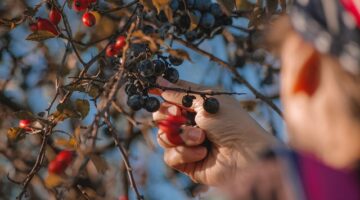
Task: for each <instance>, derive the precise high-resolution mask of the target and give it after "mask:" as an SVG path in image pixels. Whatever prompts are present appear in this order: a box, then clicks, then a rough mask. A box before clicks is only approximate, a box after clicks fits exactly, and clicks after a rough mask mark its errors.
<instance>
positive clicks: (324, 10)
mask: <svg viewBox="0 0 360 200" xmlns="http://www.w3.org/2000/svg"><path fill="white" fill-rule="evenodd" d="M290 15H291V21H292V24H293V27H294V28H295V30H296V31H298V32H299V33H300V34H301V35H302V36H303V37H304V39H305V40H307V41H310V42H311V43H312V44H313V45H314V47H315V48H316V49H317V50H318V51H319V52H321V53H327V54H330V55H333V56H335V57H337V58H338V59H339V62H340V64H341V65H342V67H343V68H344V69H345V70H347V71H348V72H350V73H352V74H354V75H360V0H295V2H294V7H293V9H292V11H291V14H290Z"/></svg>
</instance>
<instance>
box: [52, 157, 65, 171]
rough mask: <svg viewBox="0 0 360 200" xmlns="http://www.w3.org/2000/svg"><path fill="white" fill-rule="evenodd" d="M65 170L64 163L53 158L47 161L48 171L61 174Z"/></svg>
mask: <svg viewBox="0 0 360 200" xmlns="http://www.w3.org/2000/svg"><path fill="white" fill-rule="evenodd" d="M64 170H65V164H64V163H63V162H59V161H57V160H53V161H51V162H50V163H49V166H48V171H49V172H50V173H54V174H61V173H63V172H64Z"/></svg>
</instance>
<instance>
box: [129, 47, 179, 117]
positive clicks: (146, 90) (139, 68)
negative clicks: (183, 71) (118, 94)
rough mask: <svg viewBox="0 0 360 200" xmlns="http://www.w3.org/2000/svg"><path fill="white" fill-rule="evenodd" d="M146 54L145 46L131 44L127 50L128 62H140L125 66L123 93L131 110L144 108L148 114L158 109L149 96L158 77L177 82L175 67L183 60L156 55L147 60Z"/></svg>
mask: <svg viewBox="0 0 360 200" xmlns="http://www.w3.org/2000/svg"><path fill="white" fill-rule="evenodd" d="M146 52H149V50H148V49H147V45H145V44H132V45H131V47H130V48H129V50H128V52H127V55H128V56H129V60H131V59H140V60H139V61H138V60H137V61H136V62H134V63H131V64H128V65H126V69H127V71H126V76H125V77H126V81H127V82H126V85H125V92H126V94H127V95H128V100H127V105H128V106H129V107H130V108H131V109H132V110H134V111H137V110H140V109H141V108H144V109H145V110H147V111H149V112H155V111H157V110H158V109H159V107H160V101H159V100H158V98H156V97H153V96H149V94H150V93H151V91H150V90H151V89H153V88H154V87H155V86H156V80H157V78H158V77H163V78H164V79H166V80H168V81H170V82H172V83H176V82H177V81H178V80H179V72H178V70H177V69H175V67H176V66H179V65H181V64H182V62H183V59H181V58H178V57H174V56H171V55H170V56H168V57H165V56H161V55H158V56H157V58H156V59H148V58H147V57H148V55H147V54H146ZM149 53H150V52H149Z"/></svg>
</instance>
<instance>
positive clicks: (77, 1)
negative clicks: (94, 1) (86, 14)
mask: <svg viewBox="0 0 360 200" xmlns="http://www.w3.org/2000/svg"><path fill="white" fill-rule="evenodd" d="M88 6H89V0H74V6H73V8H74V10H76V11H78V12H79V11H83V10H85V9H86V8H87V7H88Z"/></svg>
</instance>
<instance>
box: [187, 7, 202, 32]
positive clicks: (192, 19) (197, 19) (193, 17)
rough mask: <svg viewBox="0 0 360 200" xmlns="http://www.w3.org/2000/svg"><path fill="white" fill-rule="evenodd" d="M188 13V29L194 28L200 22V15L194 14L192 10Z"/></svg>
mask: <svg viewBox="0 0 360 200" xmlns="http://www.w3.org/2000/svg"><path fill="white" fill-rule="evenodd" d="M188 15H189V17H190V28H189V30H190V31H192V30H194V29H196V28H197V27H198V25H199V23H200V17H199V16H196V15H194V13H192V12H188Z"/></svg>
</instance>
